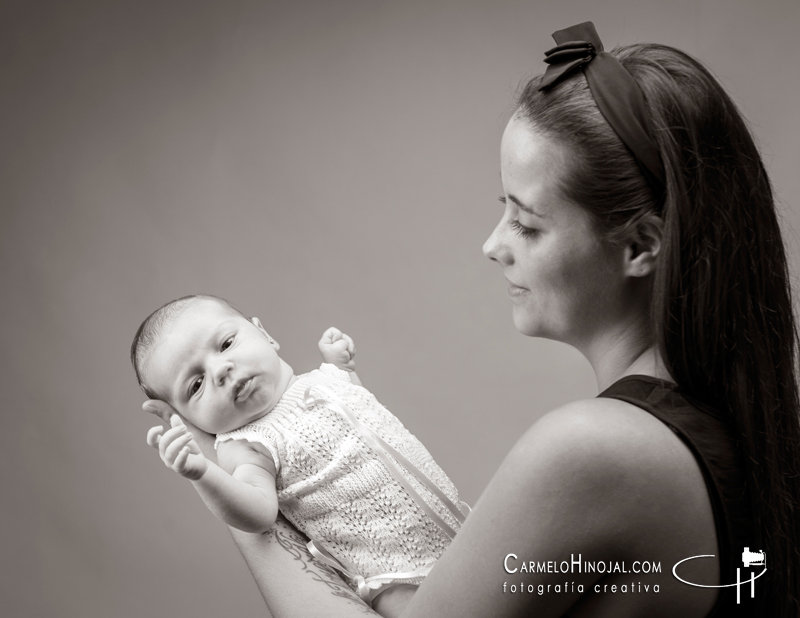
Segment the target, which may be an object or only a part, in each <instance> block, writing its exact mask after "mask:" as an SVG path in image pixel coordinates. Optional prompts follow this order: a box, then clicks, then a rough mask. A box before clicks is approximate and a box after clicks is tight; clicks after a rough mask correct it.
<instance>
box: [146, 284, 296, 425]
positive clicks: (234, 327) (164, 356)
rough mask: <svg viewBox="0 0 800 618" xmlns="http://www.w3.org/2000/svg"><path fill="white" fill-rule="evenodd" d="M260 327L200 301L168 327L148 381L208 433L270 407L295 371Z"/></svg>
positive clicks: (150, 361) (149, 365)
mask: <svg viewBox="0 0 800 618" xmlns="http://www.w3.org/2000/svg"><path fill="white" fill-rule="evenodd" d="M277 352H278V344H277V343H274V342H271V340H270V337H269V336H268V335H267V333H266V332H265V331H264V329H263V328H261V325H260V324H259V323H258V320H255V319H253V320H252V321H251V320H248V319H246V318H243V317H242V316H240V315H236V314H235V313H234V312H233V311H231V310H230V309H228V308H227V307H225V306H223V305H222V304H221V303H218V302H216V301H213V300H205V299H203V300H198V301H197V302H196V303H194V304H192V305H191V306H190V307H188V308H187V309H186V310H185V311H184V312H183V313H182V314H180V315H179V316H178V317H177V318H176V319H175V320H174V321H173V322H172V324H170V325H169V326H168V327H167V328H166V330H165V331H164V333H163V335H162V337H161V339H160V340H159V341H157V342H156V343H155V345H154V346H153V347H152V349H151V350H150V352H149V354H148V355H147V356H146V357H145V360H144V363H143V370H144V377H145V380H146V381H147V383H148V385H150V387H151V388H152V389H153V390H154V391H155V392H156V393H159V394H160V395H161V396H162V397H164V398H165V400H166V401H167V402H168V403H169V404H171V405H172V407H173V408H175V409H176V410H177V411H178V412H180V414H181V415H183V416H184V417H185V418H186V419H188V420H189V421H190V422H192V423H193V424H195V425H196V426H197V427H199V428H200V429H202V430H204V431H207V432H208V433H214V434H216V433H223V432H225V431H232V430H233V429H238V428H239V427H242V426H243V425H246V424H247V423H249V422H252V421H254V420H256V419H257V418H260V417H261V416H263V415H264V414H266V413H267V412H269V411H270V410H271V409H272V408H273V407H274V406H275V404H276V403H277V402H278V400H279V399H280V397H281V395H283V393H284V391H285V390H286V387H287V385H288V384H289V380H290V379H291V377H292V370H291V368H290V367H289V365H287V364H286V363H285V362H283V361H282V360H281V358H280V357H279V356H278V353H277Z"/></svg>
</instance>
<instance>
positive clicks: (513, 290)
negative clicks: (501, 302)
mask: <svg viewBox="0 0 800 618" xmlns="http://www.w3.org/2000/svg"><path fill="white" fill-rule="evenodd" d="M529 291H530V290H528V288H523V287H520V286H518V285H515V284H513V283H511V282H510V281H509V282H508V295H509V296H522V295H523V294H527V293H528V292H529Z"/></svg>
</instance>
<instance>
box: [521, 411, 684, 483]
mask: <svg viewBox="0 0 800 618" xmlns="http://www.w3.org/2000/svg"><path fill="white" fill-rule="evenodd" d="M533 447H535V449H536V450H538V451H543V454H544V455H545V456H547V457H549V458H552V459H554V460H557V461H558V463H559V464H566V463H568V462H570V461H572V462H575V465H578V466H583V465H585V464H586V463H589V462H591V463H592V466H593V467H601V468H602V467H605V466H609V467H611V468H613V470H614V471H616V472H619V471H621V470H623V469H625V468H627V467H629V466H635V468H636V469H637V470H640V471H642V472H647V471H648V470H651V469H652V471H653V472H657V471H658V470H662V469H663V468H664V466H667V467H669V468H671V467H672V466H673V465H680V464H681V462H683V461H684V460H685V455H686V453H687V451H686V448H685V447H684V446H683V445H682V442H681V440H680V438H678V437H677V436H676V435H675V434H674V433H673V432H672V430H670V429H669V427H667V426H666V425H665V424H664V423H662V422H661V421H660V420H658V419H657V418H656V417H654V416H653V415H651V414H649V413H648V412H646V411H645V410H643V409H641V408H639V407H637V406H635V405H633V404H630V403H627V402H624V401H620V400H618V399H610V398H597V399H587V400H581V401H575V402H572V403H569V404H567V405H565V406H562V407H561V408H557V409H556V410H553V411H552V412H549V413H548V414H546V415H544V416H543V417H542V418H541V419H540V420H539V421H538V422H536V423H534V425H533V426H532V427H531V428H530V429H529V430H528V431H527V432H526V433H525V434H524V435H523V436H522V438H521V439H520V441H519V442H518V443H517V445H516V447H515V449H514V450H515V451H516V452H518V453H519V454H520V455H522V456H523V457H524V455H525V453H530V452H531V449H532V448H533Z"/></svg>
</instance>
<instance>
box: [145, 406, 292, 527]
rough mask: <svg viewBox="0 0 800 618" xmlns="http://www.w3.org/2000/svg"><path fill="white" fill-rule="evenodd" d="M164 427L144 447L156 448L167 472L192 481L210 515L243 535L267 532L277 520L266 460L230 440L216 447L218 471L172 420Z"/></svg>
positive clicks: (270, 467)
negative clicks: (244, 533)
mask: <svg viewBox="0 0 800 618" xmlns="http://www.w3.org/2000/svg"><path fill="white" fill-rule="evenodd" d="M170 424H171V425H172V427H171V428H170V429H169V430H167V432H166V433H164V435H161V431H162V430H163V429H162V428H161V427H153V428H152V429H151V430H150V431H149V432H148V434H147V443H148V444H150V445H151V446H155V447H156V448H158V450H159V453H160V454H161V459H162V460H163V461H164V463H165V464H166V465H167V467H169V468H172V469H173V470H174V471H175V472H177V473H178V474H180V475H181V476H183V477H185V478H188V479H189V480H191V481H192V484H193V485H194V487H195V489H196V490H197V493H199V494H200V497H201V498H203V501H204V502H205V503H206V505H207V506H208V508H209V509H210V510H211V512H212V513H214V515H216V516H217V517H219V518H220V519H221V520H222V521H224V522H225V523H227V524H228V525H229V526H233V527H234V528H238V529H239V530H243V531H244V532H258V533H261V532H266V531H267V530H269V529H270V528H272V526H273V524H274V523H275V519H276V518H277V516H278V497H277V494H276V490H275V476H274V474H275V466H274V464H273V462H272V460H271V459H270V458H269V457H268V456H266V455H265V454H263V453H260V452H258V451H256V450H255V449H252V448H250V446H249V445H248V444H247V443H246V442H243V441H239V440H233V441H230V442H223V443H222V444H221V445H220V448H219V449H218V451H217V458H218V459H219V462H220V465H219V466H218V465H217V464H215V463H213V462H211V461H209V460H208V459H206V458H205V456H203V454H202V453H201V452H200V449H199V448H198V447H197V444H196V443H195V442H194V439H193V437H192V434H191V433H189V432H188V431H187V429H186V426H185V425H184V424H183V423H182V421H181V420H180V418H179V417H178V416H177V415H175V416H173V417H172V418H171V419H170ZM220 466H222V467H220ZM223 468H224V469H223ZM226 470H227V471H230V473H228V472H227V471H226Z"/></svg>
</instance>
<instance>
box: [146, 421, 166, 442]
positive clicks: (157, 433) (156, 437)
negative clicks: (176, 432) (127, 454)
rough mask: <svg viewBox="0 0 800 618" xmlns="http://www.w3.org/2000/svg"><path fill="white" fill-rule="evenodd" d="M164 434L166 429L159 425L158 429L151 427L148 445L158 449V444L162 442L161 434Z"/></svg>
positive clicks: (148, 432) (148, 433)
mask: <svg viewBox="0 0 800 618" xmlns="http://www.w3.org/2000/svg"><path fill="white" fill-rule="evenodd" d="M162 433H164V428H163V427H162V426H161V425H159V426H158V427H151V428H150V429H149V430H148V431H147V445H148V446H152V447H153V448H158V443H159V441H160V440H161V434H162Z"/></svg>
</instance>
